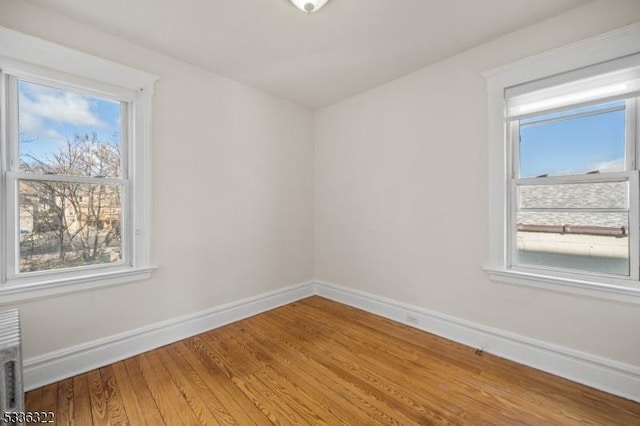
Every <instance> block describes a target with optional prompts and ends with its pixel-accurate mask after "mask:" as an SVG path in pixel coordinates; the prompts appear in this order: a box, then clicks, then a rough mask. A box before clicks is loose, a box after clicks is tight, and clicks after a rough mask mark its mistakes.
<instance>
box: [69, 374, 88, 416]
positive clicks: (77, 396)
mask: <svg viewBox="0 0 640 426" xmlns="http://www.w3.org/2000/svg"><path fill="white" fill-rule="evenodd" d="M70 414H71V413H70ZM70 423H71V424H74V425H78V426H86V425H92V424H93V420H92V414H91V398H90V396H89V381H88V377H87V375H86V374H81V375H79V376H76V377H74V378H73V416H71V417H70Z"/></svg>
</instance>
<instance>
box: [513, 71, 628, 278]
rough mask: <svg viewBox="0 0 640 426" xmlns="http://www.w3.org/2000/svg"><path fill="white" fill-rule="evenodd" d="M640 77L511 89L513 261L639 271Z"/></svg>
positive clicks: (622, 273)
mask: <svg viewBox="0 0 640 426" xmlns="http://www.w3.org/2000/svg"><path fill="white" fill-rule="evenodd" d="M638 81H640V69H632V70H629V71H622V72H614V73H607V74H603V75H599V76H597V77H592V78H587V79H582V80H578V81H572V82H570V83H565V84H561V85H558V86H552V87H547V88H544V89H541V90H534V91H527V88H526V87H524V88H523V87H520V88H518V89H514V90H507V106H508V107H507V126H508V144H509V148H510V157H511V170H510V177H509V204H510V211H509V248H510V250H509V253H508V254H509V264H510V266H511V267H512V268H514V269H521V270H539V271H548V272H553V271H557V272H561V271H565V272H574V273H581V274H590V275H599V276H603V277H604V276H612V277H629V278H633V279H635V280H637V279H638V274H639V262H638V238H639V237H638V215H639V214H640V212H639V211H638V201H639V200H638V170H637V167H636V126H635V123H636V118H637V117H636V116H637V108H636V102H637V99H636V96H637V93H636V91H635V90H633V89H634V88H635V87H636V86H637V83H638ZM513 92H516V94H513V95H512V93H513ZM518 92H520V93H518ZM522 92H524V93H522Z"/></svg>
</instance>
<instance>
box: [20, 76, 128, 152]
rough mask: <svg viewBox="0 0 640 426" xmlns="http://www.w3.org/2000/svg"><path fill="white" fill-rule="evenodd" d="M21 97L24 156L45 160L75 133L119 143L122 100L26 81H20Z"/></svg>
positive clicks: (21, 133) (21, 135) (21, 148)
mask: <svg viewBox="0 0 640 426" xmlns="http://www.w3.org/2000/svg"><path fill="white" fill-rule="evenodd" d="M18 96H19V103H18V115H19V118H18V120H19V131H20V146H19V151H20V156H21V157H22V156H24V155H33V156H35V157H37V158H39V159H41V160H46V157H47V156H48V155H49V154H52V153H55V152H57V151H58V150H59V149H60V147H62V146H63V145H64V144H65V143H66V139H69V140H73V138H74V135H75V134H85V133H89V134H91V133H92V132H96V133H97V135H98V139H99V140H101V141H103V142H109V143H119V135H120V103H119V102H114V101H111V100H107V99H101V98H97V97H93V96H85V95H79V94H76V93H72V92H69V91H66V90H59V89H54V88H51V87H46V86H42V85H39V84H34V83H29V82H25V81H19V82H18ZM114 134H115V135H117V136H116V139H115V140H114Z"/></svg>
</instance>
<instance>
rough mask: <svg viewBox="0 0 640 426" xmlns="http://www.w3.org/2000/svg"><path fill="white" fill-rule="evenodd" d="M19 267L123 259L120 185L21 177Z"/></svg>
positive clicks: (44, 267)
mask: <svg viewBox="0 0 640 426" xmlns="http://www.w3.org/2000/svg"><path fill="white" fill-rule="evenodd" d="M18 187H19V214H20V266H19V268H20V272H32V271H44V270H50V269H61V268H71V267H77V266H84V265H95V264H113V263H117V262H120V261H122V237H121V223H122V204H121V202H122V201H121V195H122V188H121V186H119V185H95V184H80V183H66V182H65V183H63V182H49V181H31V180H20V181H19V183H18Z"/></svg>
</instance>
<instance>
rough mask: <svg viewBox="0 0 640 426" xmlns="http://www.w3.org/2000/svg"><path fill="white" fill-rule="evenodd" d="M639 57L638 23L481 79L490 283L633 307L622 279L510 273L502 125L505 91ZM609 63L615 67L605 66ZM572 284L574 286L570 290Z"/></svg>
mask: <svg viewBox="0 0 640 426" xmlns="http://www.w3.org/2000/svg"><path fill="white" fill-rule="evenodd" d="M639 52H640V23H636V24H633V25H629V26H627V27H623V28H619V29H617V30H613V31H610V32H607V33H604V34H601V35H598V36H595V37H591V38H589V39H586V40H582V41H579V42H576V43H571V44H568V45H565V46H562V47H559V48H557V49H553V50H550V51H548V52H544V53H542V54H539V55H535V56H532V57H529V58H525V59H522V60H520V61H517V62H514V63H511V64H508V65H504V66H501V67H498V68H494V69H492V70H488V71H485V72H483V73H482V75H483V76H484V77H485V78H486V80H487V90H488V112H489V117H488V122H489V127H488V129H489V204H488V205H489V242H490V252H489V265H487V266H488V267H487V268H486V270H487V271H489V277H490V279H491V280H492V281H495V282H499V283H507V284H517V285H523V286H531V287H535V288H538V289H540V288H544V289H546V290H552V291H561V292H565V293H569V294H577V295H580V296H587V297H595V298H601V299H604V300H617V301H622V302H625V303H631V304H637V303H638V302H639V299H638V296H639V295H640V294H639V293H638V291H637V290H638V289H640V281H638V280H637V279H628V280H625V281H624V282H623V281H622V280H620V279H615V278H598V277H597V276H596V275H592V276H589V275H583V274H577V273H576V274H570V273H563V272H556V271H543V270H542V269H540V270H538V271H536V272H537V273H533V274H529V275H526V274H518V273H517V272H516V271H513V270H512V266H513V265H512V264H511V261H512V260H511V259H510V256H509V250H510V244H509V242H508V238H509V235H510V232H509V226H510V224H509V222H510V217H512V216H513V214H509V211H508V209H509V207H510V206H511V205H512V204H513V203H512V202H511V200H510V197H511V194H510V191H509V188H508V184H507V182H508V181H509V179H508V178H509V177H511V174H512V171H511V168H512V167H513V166H514V165H513V162H512V159H513V155H514V153H513V150H512V149H511V147H510V144H509V135H508V132H507V125H506V120H505V117H506V116H507V114H506V113H507V111H506V108H507V105H506V100H505V91H506V90H507V89H510V88H513V87H514V86H518V85H523V84H525V85H526V84H535V82H536V81H539V80H543V79H548V78H564V77H566V76H567V74H565V73H569V72H571V75H572V76H575V75H576V74H575V73H578V74H580V73H581V72H582V73H584V72H588V71H589V68H587V67H592V66H596V67H599V68H598V69H600V68H603V67H604V68H609V66H612V67H613V68H615V67H621V66H624V67H627V66H630V65H631V64H634V65H636V66H637V61H638V57H637V54H638V53H639ZM632 55H635V56H632ZM614 60H615V62H608V61H614ZM612 64H613V65H612ZM612 70H613V69H611V70H609V71H612ZM554 76H555V77H554ZM543 81H544V80H543ZM532 82H533V83H532ZM510 90H512V89H510ZM511 226H514V224H511ZM511 257H512V256H511ZM632 264H633V262H632ZM633 274H635V271H634V273H633ZM633 274H632V276H633ZM543 275H547V276H548V277H547V279H546V280H543V279H541V278H540V277H541V276H543ZM551 276H553V277H551ZM552 278H555V279H552ZM587 281H588V282H587ZM576 283H580V285H575V284H576ZM565 284H567V285H565ZM601 284H602V285H601ZM563 286H564V288H563ZM596 287H598V288H597V289H596ZM620 287H627V289H626V290H625V291H622V290H620V289H619V288H620Z"/></svg>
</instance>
